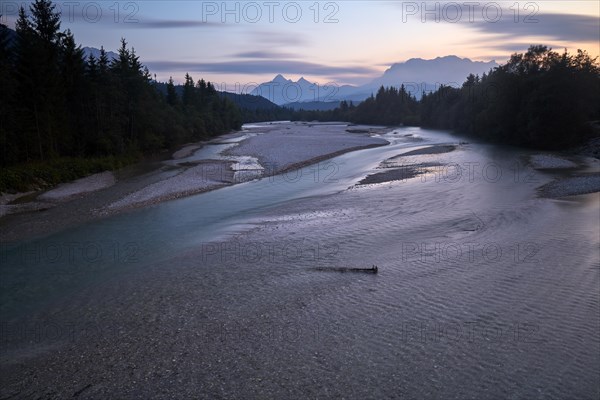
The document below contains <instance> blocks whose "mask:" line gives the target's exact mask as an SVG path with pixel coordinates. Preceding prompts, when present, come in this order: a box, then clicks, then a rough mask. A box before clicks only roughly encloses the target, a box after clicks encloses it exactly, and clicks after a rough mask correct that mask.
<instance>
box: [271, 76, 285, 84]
mask: <svg viewBox="0 0 600 400" xmlns="http://www.w3.org/2000/svg"><path fill="white" fill-rule="evenodd" d="M287 81H288V80H287V79H285V77H284V76H283V75H281V74H277V76H276V77H275V78H273V80H272V81H271V82H287Z"/></svg>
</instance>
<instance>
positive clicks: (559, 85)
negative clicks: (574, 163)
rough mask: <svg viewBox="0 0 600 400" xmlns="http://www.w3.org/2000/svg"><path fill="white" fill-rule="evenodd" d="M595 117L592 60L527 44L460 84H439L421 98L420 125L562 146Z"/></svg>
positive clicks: (597, 100) (599, 80)
mask: <svg viewBox="0 0 600 400" xmlns="http://www.w3.org/2000/svg"><path fill="white" fill-rule="evenodd" d="M599 119H600V69H599V67H598V63H597V61H596V59H592V58H590V57H589V56H588V55H587V54H586V53H585V52H583V51H581V50H579V51H578V52H577V54H576V55H570V54H568V53H567V52H566V51H565V52H563V53H557V52H555V51H552V50H551V49H548V48H547V47H545V46H531V47H530V48H529V50H528V51H527V52H526V53H525V54H513V55H512V56H511V58H510V60H509V61H508V63H506V64H505V65H502V66H500V67H497V68H495V69H494V70H493V71H491V72H490V73H489V74H484V75H483V76H482V77H481V78H480V77H478V76H474V75H470V76H469V77H467V80H466V81H465V83H464V84H463V85H462V87H461V88H451V87H442V88H440V89H439V90H438V91H437V92H435V93H432V94H429V95H425V96H424V97H423V98H422V99H421V125H422V126H425V127H434V128H445V129H456V130H457V131H459V132H464V133H466V134H469V135H473V136H477V137H480V138H483V139H486V140H490V141H494V142H500V143H509V144H514V145H519V146H528V147H538V148H546V149H562V148H565V147H569V146H573V145H576V144H579V143H581V142H583V141H584V140H585V139H587V138H588V137H589V136H590V134H591V133H592V124H591V122H592V121H597V120H599Z"/></svg>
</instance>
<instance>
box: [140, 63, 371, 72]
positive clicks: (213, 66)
mask: <svg viewBox="0 0 600 400" xmlns="http://www.w3.org/2000/svg"><path fill="white" fill-rule="evenodd" d="M145 64H146V65H147V66H148V68H150V69H151V70H156V71H198V72H205V73H208V72H214V73H221V74H301V75H317V76H333V75H346V74H351V75H361V74H362V75H369V74H373V73H374V72H376V70H375V69H373V68H369V67H363V66H355V65H352V66H331V65H323V64H316V63H311V62H305V61H292V60H254V61H223V62H213V63H201V62H199V63H196V62H189V61H148V62H146V63H145Z"/></svg>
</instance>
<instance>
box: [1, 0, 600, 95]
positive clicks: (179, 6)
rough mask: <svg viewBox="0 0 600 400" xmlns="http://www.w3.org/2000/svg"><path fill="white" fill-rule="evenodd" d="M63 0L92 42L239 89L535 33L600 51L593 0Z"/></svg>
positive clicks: (501, 51) (378, 67)
mask: <svg viewBox="0 0 600 400" xmlns="http://www.w3.org/2000/svg"><path fill="white" fill-rule="evenodd" d="M55 3H56V4H57V5H58V6H59V7H60V9H61V10H62V13H63V18H62V29H66V28H69V29H71V30H72V31H73V33H74V34H75V38H76V40H77V42H78V43H80V44H81V45H82V46H91V47H97V48H99V47H100V46H101V45H103V46H104V47H105V49H107V50H113V51H114V50H116V49H117V47H118V46H119V40H120V38H121V37H125V38H126V39H127V41H128V42H129V44H130V46H133V47H134V48H135V50H136V52H137V54H138V55H139V56H140V59H141V61H142V62H143V63H144V64H145V65H147V66H148V67H149V68H150V70H151V72H152V73H153V74H154V73H155V74H156V75H157V79H158V80H161V81H165V80H167V79H168V78H169V76H173V78H174V79H175V80H176V81H177V82H181V81H182V78H183V76H184V74H185V73H186V72H189V73H190V74H191V75H192V76H193V78H194V79H199V78H201V77H202V78H204V79H206V80H210V81H212V82H215V83H216V84H217V85H222V84H226V85H227V87H226V89H227V90H229V91H234V90H235V88H234V86H235V84H236V83H240V85H242V86H243V85H247V84H251V83H252V82H264V81H269V80H271V79H272V78H273V76H274V75H275V74H277V73H281V74H283V75H285V76H286V77H288V78H293V79H298V78H299V77H301V76H304V77H305V78H307V79H308V80H310V81H316V82H320V83H327V82H335V83H337V84H345V83H350V84H361V83H366V82H368V81H369V80H371V79H372V78H374V77H377V76H379V75H381V73H382V72H383V71H384V70H385V69H386V68H388V67H389V66H390V65H391V64H393V63H395V62H402V61H405V60H407V59H409V58H414V57H421V58H435V57H437V56H445V55H449V54H453V55H457V56H460V57H468V58H471V59H473V60H481V61H489V60H496V61H497V62H499V63H502V62H505V61H506V60H507V58H508V57H509V56H510V54H511V53H512V52H515V51H523V50H525V49H526V48H527V47H528V45H530V44H546V45H548V46H550V47H552V48H554V49H557V50H561V49H563V48H567V49H568V50H569V51H576V50H577V49H578V48H581V49H585V50H587V51H588V52H589V53H590V54H591V55H593V56H597V55H599V54H600V48H599V47H600V44H599V40H600V38H599V34H600V33H599V32H600V26H599V22H598V21H599V18H600V2H598V1H595V0H592V1H569V2H559V1H537V2H526V1H523V2H515V1H513V0H511V1H509V2H428V3H422V2H399V1H388V2H383V1H380V2H375V1H370V2H367V1H337V2H327V1H321V2H315V1H299V2H287V1H271V2H269V1H266V2H263V1H258V2H225V3H223V2H220V1H219V2H201V1H139V2H126V1H120V2H115V1H98V2H88V1H57V2H55ZM1 4H2V8H1V9H0V13H2V14H3V17H2V21H3V22H4V23H6V24H7V25H8V26H9V27H14V20H15V17H16V9H17V7H18V6H19V5H21V4H24V5H26V6H27V5H28V4H29V3H28V2H11V1H4V0H2V2H1ZM117 10H118V13H117ZM317 10H318V11H317ZM517 10H518V12H517ZM436 19H439V21H438V22H436ZM222 88H223V87H222ZM223 89H225V88H223Z"/></svg>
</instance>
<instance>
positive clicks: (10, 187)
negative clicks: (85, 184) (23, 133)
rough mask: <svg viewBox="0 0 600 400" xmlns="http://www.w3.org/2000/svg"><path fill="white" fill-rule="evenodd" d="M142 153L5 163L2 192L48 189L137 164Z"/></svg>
mask: <svg viewBox="0 0 600 400" xmlns="http://www.w3.org/2000/svg"><path fill="white" fill-rule="evenodd" d="M140 158H141V156H140V155H138V154H128V155H120V156H106V157H94V158H66V157H65V158H56V159H53V160H49V161H35V162H30V163H25V164H19V165H14V166H10V167H3V168H2V169H1V170H0V192H4V193H6V192H26V191H30V190H43V189H48V188H51V187H53V186H56V185H58V184H59V183H63V182H69V181H72V180H75V179H79V178H83V177H85V176H88V175H91V174H95V173H98V172H103V171H113V170H116V169H119V168H122V167H124V166H126V165H130V164H133V163H135V162H137V161H139V160H140Z"/></svg>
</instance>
